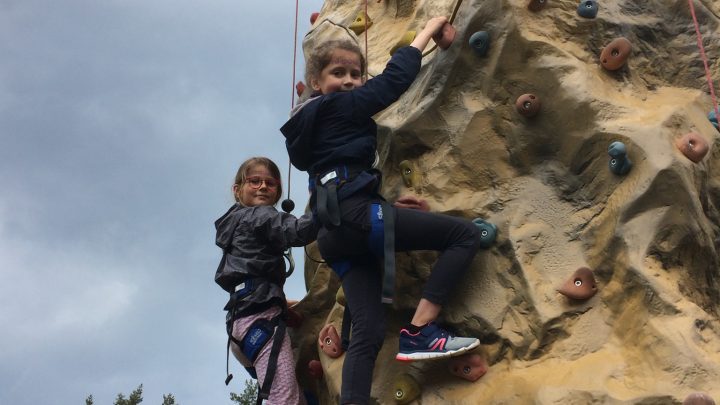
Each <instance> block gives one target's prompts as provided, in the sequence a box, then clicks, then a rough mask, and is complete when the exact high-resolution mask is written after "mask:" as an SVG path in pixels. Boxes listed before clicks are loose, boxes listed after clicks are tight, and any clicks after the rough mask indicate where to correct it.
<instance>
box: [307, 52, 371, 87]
mask: <svg viewBox="0 0 720 405" xmlns="http://www.w3.org/2000/svg"><path fill="white" fill-rule="evenodd" d="M360 63H361V62H360V55H358V54H357V53H356V52H352V51H348V50H345V49H340V48H337V49H335V50H334V51H333V52H332V57H331V58H330V63H329V64H328V65H327V66H325V67H324V68H323V69H322V71H321V72H320V75H319V77H317V78H313V79H312V80H311V83H310V84H311V86H312V88H313V90H315V91H320V92H321V93H322V94H330V93H334V92H336V91H350V90H353V89H355V88H357V87H360V86H362V85H363V82H362V68H361V64H360Z"/></svg>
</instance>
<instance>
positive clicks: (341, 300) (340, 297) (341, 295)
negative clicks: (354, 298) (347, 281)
mask: <svg viewBox="0 0 720 405" xmlns="http://www.w3.org/2000/svg"><path fill="white" fill-rule="evenodd" d="M335 302H337V303H338V304H340V305H342V306H345V291H344V290H343V288H342V287H340V288H338V290H337V292H336V293H335Z"/></svg>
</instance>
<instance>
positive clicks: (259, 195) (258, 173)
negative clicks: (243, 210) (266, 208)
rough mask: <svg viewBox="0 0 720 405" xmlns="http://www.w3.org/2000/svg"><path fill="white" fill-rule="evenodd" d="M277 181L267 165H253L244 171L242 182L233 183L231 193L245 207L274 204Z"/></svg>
mask: <svg viewBox="0 0 720 405" xmlns="http://www.w3.org/2000/svg"><path fill="white" fill-rule="evenodd" d="M279 183H280V181H279V180H278V179H276V178H275V177H273V176H272V174H271V173H270V170H268V168H267V167H265V166H263V165H255V166H252V167H251V168H250V169H249V170H248V171H247V173H245V182H243V184H240V185H238V184H235V185H233V194H235V198H236V199H237V200H238V201H239V202H241V203H242V204H243V205H244V206H246V207H254V206H256V205H274V204H275V203H276V202H277V200H278V184H279Z"/></svg>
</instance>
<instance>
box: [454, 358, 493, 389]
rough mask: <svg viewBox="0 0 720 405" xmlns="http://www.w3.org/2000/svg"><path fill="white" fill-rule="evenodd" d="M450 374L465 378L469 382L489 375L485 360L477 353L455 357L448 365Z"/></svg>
mask: <svg viewBox="0 0 720 405" xmlns="http://www.w3.org/2000/svg"><path fill="white" fill-rule="evenodd" d="M448 370H449V371H450V374H452V375H454V376H456V377H460V378H464V379H466V380H468V381H473V382H474V381H477V380H478V379H479V378H480V377H482V376H484V375H485V373H487V370H488V366H487V362H486V361H485V359H484V358H483V357H482V356H481V355H479V354H477V353H467V354H463V355H462V356H458V357H453V358H451V359H450V363H448Z"/></svg>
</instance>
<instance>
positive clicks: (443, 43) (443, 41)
mask: <svg viewBox="0 0 720 405" xmlns="http://www.w3.org/2000/svg"><path fill="white" fill-rule="evenodd" d="M456 33H457V31H455V27H453V26H452V24H450V23H445V25H443V26H442V29H441V30H440V31H438V33H437V34H435V35H434V36H433V41H435V43H436V44H437V46H439V47H440V49H448V48H450V45H452V43H453V40H454V39H455V34H456Z"/></svg>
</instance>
